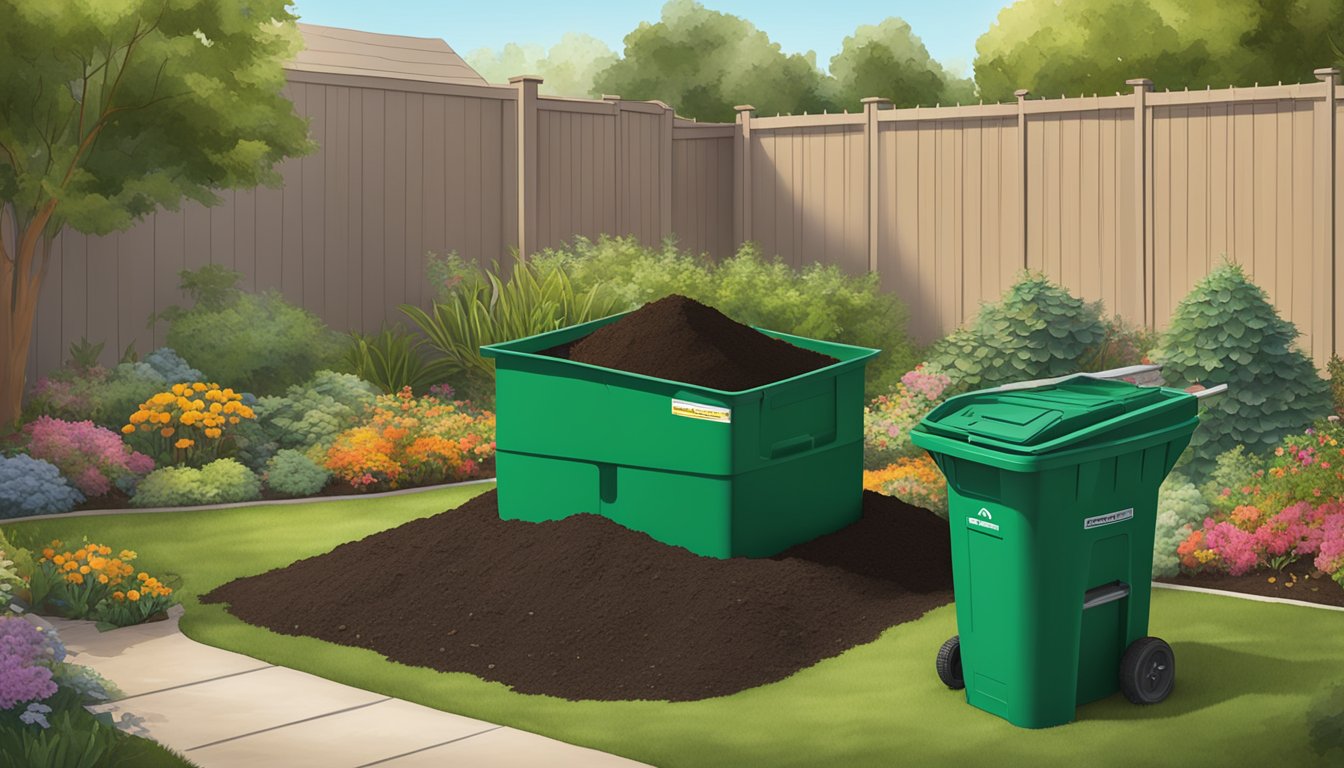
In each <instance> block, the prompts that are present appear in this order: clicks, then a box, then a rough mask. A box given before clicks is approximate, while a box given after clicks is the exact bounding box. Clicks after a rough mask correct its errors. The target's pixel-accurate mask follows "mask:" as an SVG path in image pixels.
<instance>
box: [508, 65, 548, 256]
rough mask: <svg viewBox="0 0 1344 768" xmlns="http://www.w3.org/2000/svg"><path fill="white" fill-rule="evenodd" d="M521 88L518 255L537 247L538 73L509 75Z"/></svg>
mask: <svg viewBox="0 0 1344 768" xmlns="http://www.w3.org/2000/svg"><path fill="white" fill-rule="evenodd" d="M509 84H510V85H512V86H514V87H515V88H517V89H518V258H519V259H526V258H527V255H528V253H529V252H530V251H532V250H534V249H535V248H536V247H537V86H539V85H541V78H540V77H537V76H536V75H519V76H517V77H510V78H509Z"/></svg>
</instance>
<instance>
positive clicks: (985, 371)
mask: <svg viewBox="0 0 1344 768" xmlns="http://www.w3.org/2000/svg"><path fill="white" fill-rule="evenodd" d="M1110 330H1111V327H1110V326H1108V324H1107V323H1106V322H1105V321H1104V320H1103V319H1102V314H1101V305H1100V303H1088V302H1085V301H1083V300H1082V299H1079V298H1076V297H1074V296H1072V295H1071V294H1069V292H1068V291H1067V290H1065V289H1064V288H1063V287H1061V286H1059V285H1056V284H1055V283H1052V282H1051V281H1050V280H1049V279H1048V278H1046V277H1045V276H1044V275H1040V274H1033V273H1025V274H1024V275H1023V276H1022V277H1021V278H1019V280H1018V281H1017V282H1016V283H1014V284H1013V286H1012V287H1011V288H1009V289H1008V291H1007V292H1006V293H1005V294H1004V295H1003V298H1002V299H1000V300H999V301H997V302H993V303H988V304H984V305H983V306H981V308H980V312H979V313H978V314H977V315H976V318H975V320H974V322H972V323H971V324H970V325H966V326H963V327H961V328H958V329H957V330H955V331H953V332H952V334H951V335H949V336H947V337H946V338H944V339H943V340H942V341H939V342H938V343H937V344H935V345H934V346H933V349H932V351H931V353H930V355H929V360H930V361H931V362H933V363H934V364H936V365H938V366H939V367H940V368H942V369H943V370H944V371H945V372H946V373H947V375H948V376H950V377H951V378H952V387H951V389H952V391H953V392H965V391H968V390H973V389H981V388H984V387H995V386H999V385H1001V384H1008V383H1010V382H1014V381H1025V380H1029V379H1038V378H1047V377H1051V376H1062V375H1064V374H1069V373H1075V372H1077V371H1080V370H1084V369H1085V368H1088V367H1091V366H1090V365H1089V363H1090V362H1091V360H1092V359H1093V358H1095V357H1096V356H1097V354H1098V351H1099V350H1100V349H1101V348H1102V347H1103V345H1104V344H1105V343H1106V342H1107V340H1108V338H1109V336H1110V333H1109V332H1110ZM949 394H951V392H950V393H949Z"/></svg>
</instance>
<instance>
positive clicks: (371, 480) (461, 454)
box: [325, 389, 495, 490]
mask: <svg viewBox="0 0 1344 768" xmlns="http://www.w3.org/2000/svg"><path fill="white" fill-rule="evenodd" d="M494 454H495V415H494V414H493V413H491V412H490V411H481V410H477V409H476V408H475V407H473V406H472V405H471V403H469V402H464V401H454V402H451V403H448V402H444V401H440V400H439V399H438V398H436V397H433V396H425V397H421V398H418V399H417V398H416V397H415V396H414V395H413V394H412V393H411V391H410V390H409V389H403V390H402V391H401V392H398V393H397V394H395V395H382V396H380V397H379V398H378V402H377V404H376V406H375V407H374V409H373V412H372V414H371V416H370V418H369V420H368V421H367V422H366V423H364V424H362V425H361V426H358V427H355V428H353V429H349V430H346V431H345V432H342V433H341V434H340V435H339V436H338V437H337V438H336V441H335V442H334V443H332V445H331V447H330V448H329V449H328V450H327V452H326V456H325V466H326V468H327V469H329V470H330V471H331V473H332V474H333V475H334V476H336V477H338V478H340V479H341V480H344V481H345V482H347V483H350V484H351V485H352V486H353V487H355V488H359V489H362V490H381V489H389V488H397V487H399V486H401V485H405V484H408V483H411V484H427V483H436V482H443V481H446V480H465V479H467V478H471V477H475V476H476V475H477V474H478V473H479V471H480V465H481V462H484V461H486V460H488V459H490V458H492V457H493V456H494Z"/></svg>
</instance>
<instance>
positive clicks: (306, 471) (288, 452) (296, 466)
mask: <svg viewBox="0 0 1344 768" xmlns="http://www.w3.org/2000/svg"><path fill="white" fill-rule="evenodd" d="M330 479H331V473H330V472H328V471H327V470H326V468H325V467H320V466H318V465H317V464H316V463H314V462H313V460H312V459H310V458H308V457H307V456H305V455H304V454H302V453H300V452H299V451H296V450H294V449H293V448H285V449H284V450H281V451H278V452H277V453H276V454H275V456H272V457H271V459H270V461H268V462H266V476H265V480H266V487H268V488H270V489H271V490H273V491H275V492H276V493H282V494H284V495H286V496H312V495H313V494H315V493H317V492H318V491H320V490H322V489H323V488H325V487H326V485H327V481H328V480H330Z"/></svg>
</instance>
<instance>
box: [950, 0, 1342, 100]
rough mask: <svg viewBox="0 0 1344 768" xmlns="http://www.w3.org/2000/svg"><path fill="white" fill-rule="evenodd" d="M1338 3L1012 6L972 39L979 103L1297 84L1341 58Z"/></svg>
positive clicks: (1267, 0)
mask: <svg viewBox="0 0 1344 768" xmlns="http://www.w3.org/2000/svg"><path fill="white" fill-rule="evenodd" d="M1339 44H1344V3H1341V2H1340V1H1339V0H1019V2H1017V3H1014V4H1013V5H1011V6H1009V7H1007V8H1005V9H1004V10H1003V11H1001V12H1000V13H999V17H998V21H997V23H995V24H994V25H993V26H992V27H991V28H990V29H989V31H987V32H986V33H985V34H984V35H982V36H981V37H980V39H979V41H978V42H977V43H976V48H977V50H978V52H979V55H978V56H977V58H976V60H975V82H976V85H977V86H978V88H979V91H980V95H981V97H983V98H984V99H985V100H986V101H991V100H992V101H1008V100H1011V99H1012V98H1013V91H1014V90H1016V89H1018V88H1026V89H1029V90H1030V91H1032V93H1034V94H1037V95H1039V96H1045V97H1056V96H1059V95H1061V94H1063V95H1068V96H1077V95H1080V94H1088V95H1091V94H1093V93H1098V94H1111V93H1115V92H1117V91H1120V92H1127V91H1128V90H1129V88H1128V87H1126V86H1125V81H1126V80H1128V79H1131V78H1138V77H1146V78H1148V79H1150V80H1152V81H1153V84H1154V86H1155V87H1157V88H1158V89H1162V88H1170V89H1172V90H1176V89H1180V88H1185V87H1189V88H1204V87H1206V86H1213V87H1215V88H1221V87H1226V86H1228V85H1235V86H1250V85H1254V84H1255V83H1257V82H1258V83H1266V84H1267V83H1274V82H1278V81H1283V82H1286V83H1296V82H1302V81H1303V80H1307V79H1310V77H1311V72H1312V70H1314V69H1316V68H1318V67H1325V66H1331V65H1335V64H1339V63H1340V62H1341V61H1342V60H1344V56H1342V55H1341V54H1340V50H1339V47H1338V46H1339Z"/></svg>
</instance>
